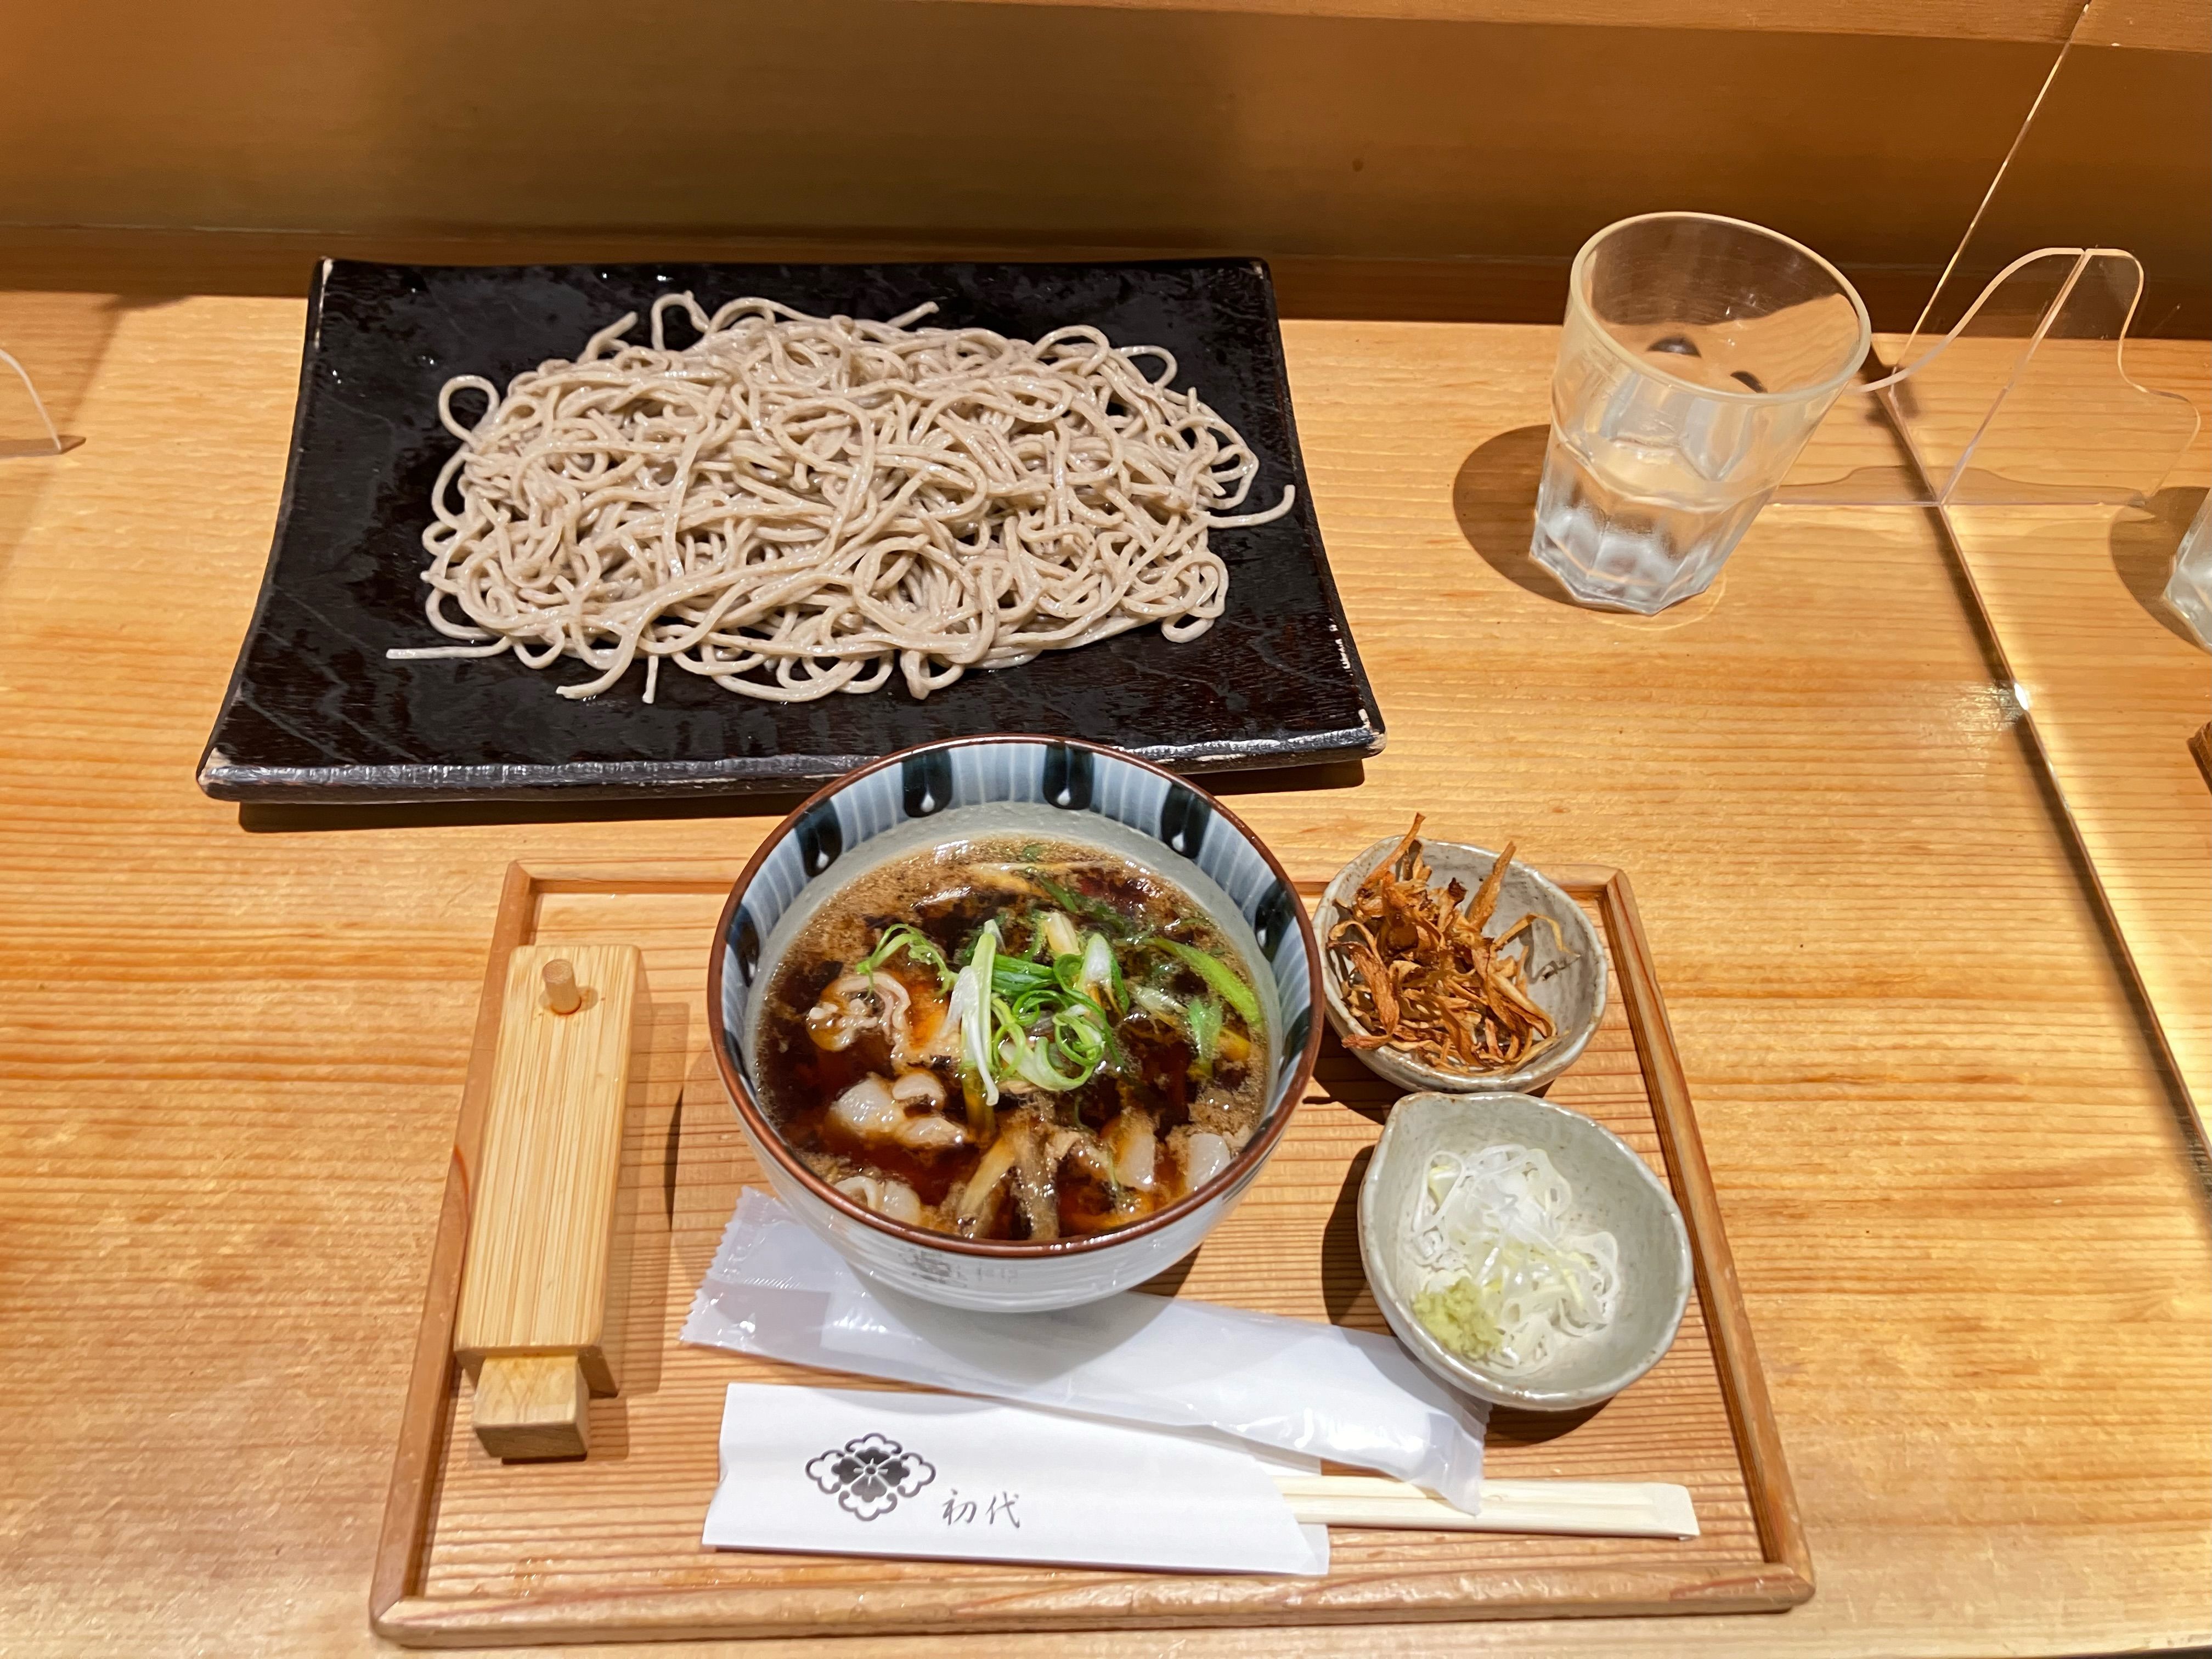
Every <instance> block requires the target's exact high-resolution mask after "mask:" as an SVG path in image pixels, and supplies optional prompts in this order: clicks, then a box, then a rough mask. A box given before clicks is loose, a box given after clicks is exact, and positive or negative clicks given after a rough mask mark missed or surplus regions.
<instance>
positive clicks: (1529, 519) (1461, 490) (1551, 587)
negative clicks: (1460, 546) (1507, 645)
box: [1452, 426, 1574, 605]
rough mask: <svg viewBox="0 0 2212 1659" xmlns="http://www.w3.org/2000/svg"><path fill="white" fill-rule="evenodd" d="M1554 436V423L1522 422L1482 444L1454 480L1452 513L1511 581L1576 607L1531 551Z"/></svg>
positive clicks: (1472, 541)
mask: <svg viewBox="0 0 2212 1659" xmlns="http://www.w3.org/2000/svg"><path fill="white" fill-rule="evenodd" d="M1550 434H1551V428H1549V427H1542V426H1516V427H1515V428H1513V429H1512V430H1511V431H1510V432H1501V433H1499V434H1498V435H1497V436H1496V437H1494V438H1492V439H1490V440H1489V441H1486V442H1485V443H1482V444H1480V445H1478V446H1477V447H1476V448H1475V451H1474V453H1473V454H1471V455H1469V456H1468V458H1467V459H1466V460H1465V461H1463V462H1462V463H1461V464H1460V469H1459V476H1458V477H1456V478H1455V479H1453V480H1452V516H1453V517H1454V518H1455V519H1457V520H1459V528H1460V533H1461V534H1462V535H1463V536H1465V537H1466V538H1467V539H1468V545H1469V546H1471V547H1472V548H1474V550H1475V551H1476V552H1478V553H1480V555H1482V557H1483V562H1485V563H1486V564H1487V565H1489V567H1490V568H1492V570H1495V571H1496V572H1497V573H1498V574H1499V575H1501V576H1503V577H1504V578H1505V580H1507V581H1510V582H1511V583H1512V584H1513V585H1514V586H1516V587H1522V588H1526V589H1527V590H1528V592H1531V593H1534V594H1535V595H1536V596H1537V597H1538V598H1539V599H1551V600H1553V601H1554V602H1555V603H1557V604H1559V605H1572V604H1573V603H1574V599H1572V597H1571V596H1570V595H1569V594H1568V592H1567V591H1566V589H1565V588H1564V587H1562V586H1559V578H1558V577H1556V576H1554V575H1553V574H1552V573H1551V572H1550V571H1548V570H1547V569H1545V568H1544V567H1543V566H1542V565H1541V564H1538V563H1537V562H1536V561H1535V560H1534V558H1532V557H1531V556H1529V552H1528V538H1529V536H1530V534H1531V533H1532V532H1534V529H1535V524H1536V486H1537V484H1538V483H1541V481H1542V478H1543V476H1544V444H1545V441H1546V440H1547V438H1548V437H1549V436H1550Z"/></svg>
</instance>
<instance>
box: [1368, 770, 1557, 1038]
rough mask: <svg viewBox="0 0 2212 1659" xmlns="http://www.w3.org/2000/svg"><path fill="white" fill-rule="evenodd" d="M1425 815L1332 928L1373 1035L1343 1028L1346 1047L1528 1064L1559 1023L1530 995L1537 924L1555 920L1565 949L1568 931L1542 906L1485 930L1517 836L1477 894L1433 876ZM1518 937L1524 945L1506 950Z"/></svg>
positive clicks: (1554, 935)
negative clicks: (1426, 857)
mask: <svg viewBox="0 0 2212 1659" xmlns="http://www.w3.org/2000/svg"><path fill="white" fill-rule="evenodd" d="M1422 821H1423V820H1422V817H1421V816H1420V815H1418V814H1417V815H1416V816H1415V817H1414V819H1413V828H1412V829H1408V830H1407V832H1406V838H1405V839H1404V840H1403V841H1401V842H1399V843H1398V846H1397V849H1396V850H1395V852H1393V853H1392V854H1390V856H1389V858H1387V859H1385V860H1383V862H1382V863H1381V864H1378V865H1377V866H1375V869H1374V871H1373V872H1372V873H1370V875H1369V876H1368V878H1367V879H1366V880H1364V881H1363V882H1361V883H1360V884H1359V890H1358V892H1356V893H1355V894H1353V895H1352V904H1351V908H1350V910H1349V912H1348V913H1346V912H1345V911H1343V910H1341V909H1340V911H1339V913H1338V914H1339V915H1340V920H1339V921H1338V922H1337V923H1336V925H1335V926H1334V927H1332V928H1330V929H1329V934H1328V948H1329V949H1330V951H1333V952H1334V954H1335V957H1336V959H1337V964H1338V967H1339V969H1340V972H1341V977H1342V980H1343V983H1344V1002H1345V1006H1346V1009H1347V1010H1349V1011H1350V1012H1351V1014H1352V1018H1353V1019H1354V1020H1356V1021H1357V1022H1358V1024H1359V1025H1360V1026H1361V1028H1362V1033H1363V1034H1362V1035H1358V1036H1347V1037H1346V1038H1345V1040H1344V1042H1345V1047H1346V1048H1384V1047H1389V1048H1395V1049H1398V1050H1399V1051H1400V1052H1401V1053H1403V1054H1408V1055H1411V1056H1412V1057H1413V1059H1415V1060H1419V1061H1421V1062H1422V1063H1423V1064H1424V1065H1427V1066H1436V1067H1437V1068H1439V1069H1440V1070H1444V1071H1463V1072H1495V1071H1502V1070H1506V1069H1509V1068H1510V1067H1512V1066H1518V1065H1520V1064H1521V1063H1522V1061H1524V1060H1527V1059H1528V1057H1529V1056H1530V1055H1531V1054H1534V1053H1535V1052H1536V1050H1537V1049H1539V1048H1541V1047H1543V1045H1544V1044H1545V1043H1547V1042H1550V1041H1551V1039H1552V1037H1553V1035H1554V1033H1555V1032H1556V1031H1557V1030H1558V1028H1557V1027H1556V1026H1555V1025H1554V1024H1553V1021H1552V1017H1551V1016H1550V1015H1549V1014H1547V1013H1546V1012H1544V1011H1543V1009H1541V1007H1539V1006H1537V1005H1536V1000H1535V998H1534V996H1532V995H1531V994H1529V977H1528V957H1529V954H1530V952H1531V951H1533V950H1534V945H1535V939H1534V933H1533V932H1532V928H1533V927H1534V926H1535V925H1538V924H1541V925H1542V926H1544V927H1549V928H1550V929H1551V930H1552V939H1553V945H1555V946H1556V947H1557V948H1558V949H1559V950H1560V951H1565V950H1566V939H1565V936H1564V935H1563V934H1561V933H1560V932H1559V923H1558V922H1556V921H1553V919H1552V918H1551V917H1549V916H1547V915H1541V914H1539V913H1537V912H1534V911H1531V912H1530V913H1529V914H1528V915H1525V916H1523V917H1522V918H1521V920H1520V921H1516V922H1515V923H1514V924H1513V925H1512V926H1511V927H1509V928H1507V929H1506V930H1505V931H1504V933H1501V934H1499V935H1498V937H1497V938H1496V939H1492V938H1490V937H1489V936H1488V935H1487V934H1486V933H1484V932H1483V929H1484V927H1486V926H1487V925H1488V924H1489V921H1490V918H1491V916H1492V914H1493V913H1494V912H1495V911H1496V910H1497V908H1498V888H1499V886H1500V885H1501V884H1503V883H1504V879H1505V872H1506V871H1507V869H1508V868H1509V867H1510V866H1511V865H1512V862H1513V848H1512V846H1511V844H1510V843H1509V844H1508V845H1507V847H1506V848H1505V850H1504V852H1502V853H1500V854H1498V861H1497V863H1495V864H1494V865H1492V866H1491V870H1490V873H1489V875H1488V876H1486V878H1484V879H1483V883H1482V885H1481V886H1480V887H1478V888H1477V889H1476V890H1475V891H1474V897H1473V898H1472V899H1471V900H1470V899H1469V898H1468V892H1467V889H1466V888H1465V887H1464V886H1462V884H1460V883H1459V882H1457V881H1452V882H1449V883H1447V884H1445V885H1443V887H1438V888H1432V887H1431V886H1430V885H1429V878H1430V871H1429V866H1427V864H1426V863H1425V862H1424V861H1423V860H1422V858H1421V842H1420V834H1421V823H1422ZM1516 940H1518V941H1519V942H1520V945H1521V948H1520V951H1518V952H1517V953H1516V952H1514V951H1510V950H1509V949H1508V948H1507V947H1508V946H1510V945H1512V944H1513V943H1514V942H1515V941H1516Z"/></svg>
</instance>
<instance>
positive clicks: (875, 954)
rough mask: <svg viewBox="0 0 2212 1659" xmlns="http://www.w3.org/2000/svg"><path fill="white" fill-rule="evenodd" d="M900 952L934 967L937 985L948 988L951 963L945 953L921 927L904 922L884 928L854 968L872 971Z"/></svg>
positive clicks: (922, 963) (867, 971)
mask: <svg viewBox="0 0 2212 1659" xmlns="http://www.w3.org/2000/svg"><path fill="white" fill-rule="evenodd" d="M900 951H905V952H906V953H907V955H908V956H910V957H913V958H914V959H915V961H916V962H918V963H921V965H922V966H923V967H925V968H931V969H935V970H936V973H937V981H938V984H939V986H940V987H949V986H950V985H951V983H952V978H953V975H952V965H951V963H948V962H946V961H945V952H944V951H940V950H939V949H938V948H937V947H936V946H935V945H933V944H931V943H930V941H929V937H928V935H927V934H926V933H923V932H922V931H921V929H920V928H918V927H907V926H906V925H905V924H903V923H902V924H900V925H899V926H898V927H887V928H885V929H884V936H883V938H881V939H878V940H877V941H876V948H875V949H874V950H872V951H869V952H868V954H867V955H866V957H862V958H861V959H860V963H858V964H857V965H856V967H855V969H854V971H855V972H857V973H862V974H872V973H874V972H875V971H876V969H878V968H880V967H882V966H883V965H884V963H887V962H889V961H890V959H891V958H892V957H895V956H896V955H897V954H898V953H899V952H900Z"/></svg>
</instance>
